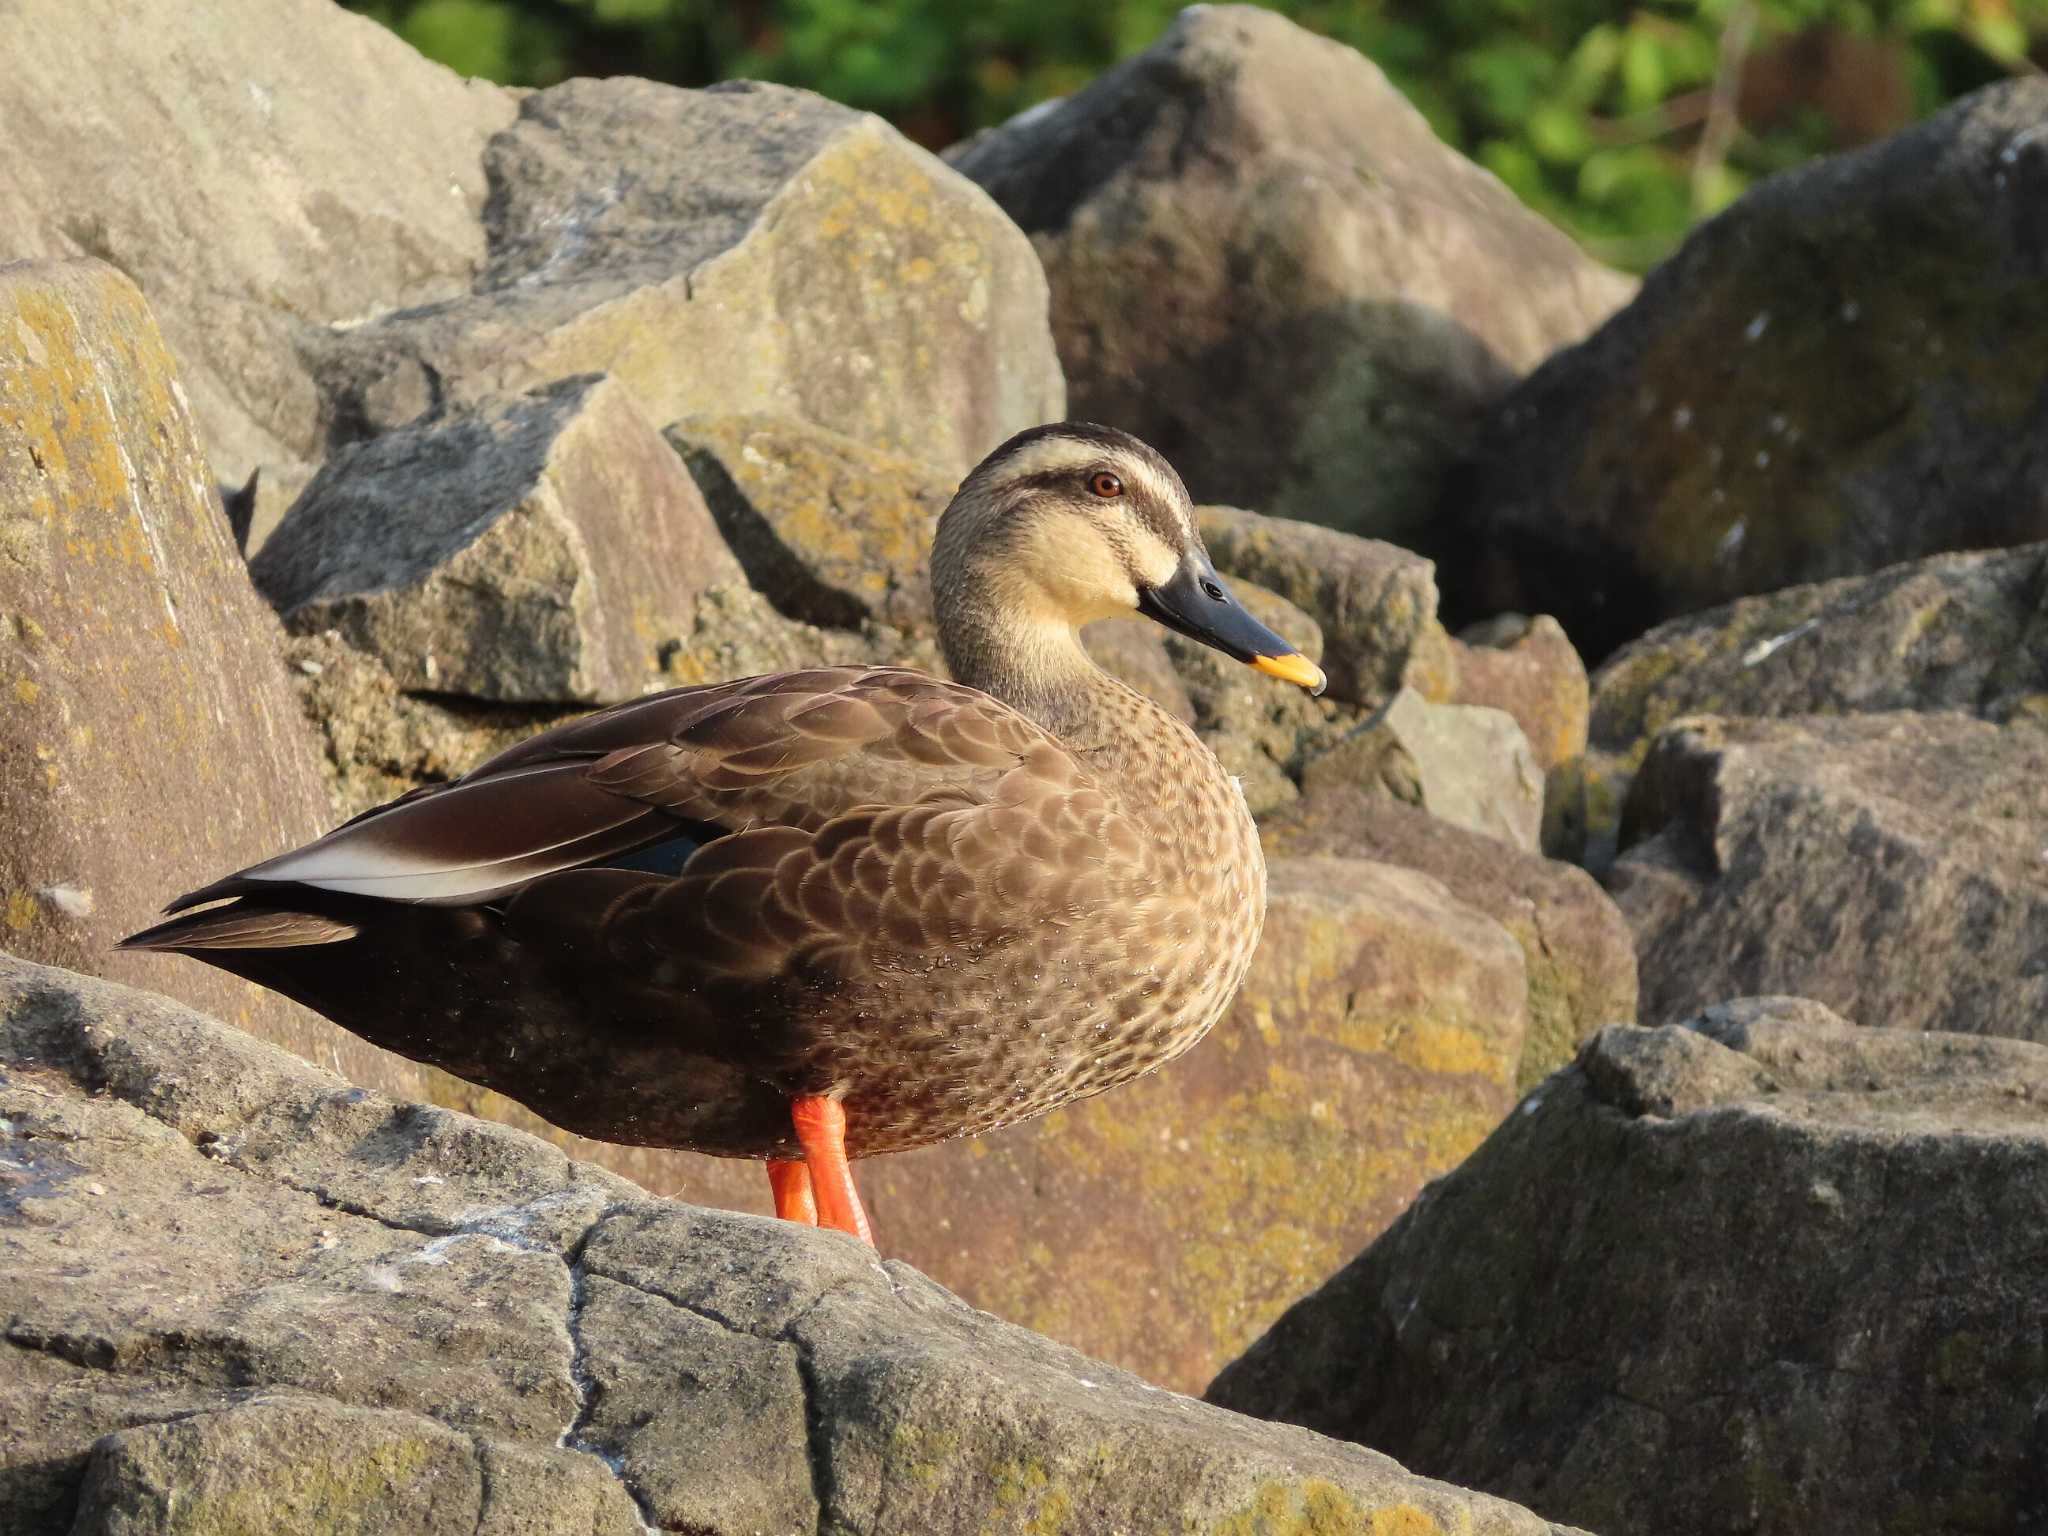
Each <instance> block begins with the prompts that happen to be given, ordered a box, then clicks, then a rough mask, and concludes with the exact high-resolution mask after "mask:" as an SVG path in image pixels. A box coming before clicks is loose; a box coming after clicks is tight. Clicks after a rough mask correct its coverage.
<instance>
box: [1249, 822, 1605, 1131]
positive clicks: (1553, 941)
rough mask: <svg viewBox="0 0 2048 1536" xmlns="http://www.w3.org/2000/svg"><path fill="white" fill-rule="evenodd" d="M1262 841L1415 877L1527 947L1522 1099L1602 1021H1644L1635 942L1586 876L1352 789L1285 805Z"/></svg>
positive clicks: (1519, 1080)
mask: <svg viewBox="0 0 2048 1536" xmlns="http://www.w3.org/2000/svg"><path fill="white" fill-rule="evenodd" d="M1259 841H1260V842H1261V843H1262V844H1263V845H1264V846H1265V849H1266V856H1267V857H1268V858H1269V859H1271V858H1275V857H1285V856H1290V855H1314V854H1334V855H1337V856H1340V857H1343V858H1353V859H1373V860H1376V861H1378V862H1380V863H1383V864H1395V865H1399V866H1400V867H1401V868H1403V869H1413V870H1419V871H1420V872H1421V873H1423V874H1425V875H1428V876H1430V877H1432V878H1433V879H1436V880H1440V881H1442V882H1443V884H1444V886H1445V888H1446V889H1447V890H1448V891H1449V892H1450V894H1451V895H1452V896H1454V897H1456V898H1457V899H1458V900H1459V901H1461V902H1464V903H1466V904H1467V905H1469V906H1472V907H1476V908H1477V909H1478V910H1480V911H1481V912H1484V913H1485V914H1486V915H1487V916H1488V917H1491V918H1492V919H1493V920H1494V921H1495V922H1497V923H1499V924H1500V925H1501V926H1502V927H1503V928H1505V929H1506V930H1507V931H1508V932H1509V933H1510V934H1511V935H1512V936H1513V937H1514V940H1515V942H1516V943H1517V944H1519V945H1521V946H1522V959H1523V961H1524V963H1525V965H1526V966H1527V972H1528V978H1529V1010H1528V1011H1529V1028H1528V1034H1527V1037H1526V1039H1525V1042H1524V1044H1523V1047H1522V1055H1521V1062H1520V1065H1519V1066H1518V1067H1517V1069H1516V1072H1515V1085H1516V1088H1517V1090H1518V1091H1520V1092H1524V1093H1526V1092H1527V1091H1528V1090H1529V1089H1531V1088H1533V1087H1535V1085H1536V1084H1537V1083H1539V1082H1541V1081H1542V1080H1543V1079H1544V1078H1546V1077H1548V1076H1549V1075H1550V1074H1551V1073H1552V1072H1555V1071H1556V1070H1557V1069H1558V1068H1559V1067H1561V1066H1563V1065H1564V1064H1565V1063H1566V1062H1568V1061H1570V1060H1571V1059H1572V1057H1573V1056H1574V1055H1575V1054H1576V1053H1577V1051H1578V1049H1579V1046H1580V1045H1581V1044H1582V1043H1583V1042H1584V1041H1585V1040H1586V1039H1588V1038H1589V1037H1590V1036H1591V1035H1593V1034H1594V1033H1595V1032H1596V1031H1598V1030H1599V1029H1600V1028H1601V1027H1602V1026H1604V1025H1608V1024H1616V1023H1621V1022H1624V1021H1626V1020H1629V1019H1633V1018H1635V1017H1636V1016H1637V1014H1636V952H1635V939H1634V935H1633V934H1632V933H1631V932H1630V931H1629V926H1628V923H1627V921H1626V920H1625V919H1624V918H1623V917H1622V915H1621V913H1620V911H1619V910H1618V909H1617V908H1616V907H1615V905H1614V903H1613V901H1611V900H1610V899H1609V898H1608V896H1607V893H1606V892H1605V891H1603V890H1601V889H1600V887H1599V885H1598V884H1597V883H1596V882H1595V881H1594V879H1593V877H1592V876H1591V875H1589V874H1587V873H1586V872H1585V871H1584V870H1582V869H1578V868H1576V867H1574V866H1573V865H1570V864H1561V863H1559V862H1557V861H1556V860H1554V859H1546V858H1544V857H1542V856H1541V855H1540V854H1535V853H1528V852H1524V851H1521V850H1519V849H1508V848H1503V847H1502V846H1501V844H1500V842H1499V840H1498V839H1496V838H1491V837H1488V836H1486V835H1485V834H1484V833H1480V832H1472V831H1469V830H1467V829H1466V828H1464V827H1456V826H1453V825H1451V823H1449V822H1447V821H1444V820H1442V819H1440V818H1439V817H1435V816H1432V815H1430V814H1429V813H1428V812H1427V811H1423V810H1420V809H1418V808H1417V807H1415V806H1412V805H1403V804H1402V803H1401V802H1399V801H1397V800H1389V799H1387V798H1385V797H1384V796H1379V795H1368V794H1365V793H1363V792H1361V791H1359V790H1356V789H1348V788H1347V789H1325V790H1318V791H1316V792H1314V793H1311V794H1307V795H1304V796H1302V798H1301V799H1299V800H1297V801H1294V802H1293V803H1291V804H1289V805H1284V806H1282V807H1280V809H1278V810H1277V811H1274V812H1273V813H1272V814H1271V815H1269V816H1267V817H1266V818H1264V819H1263V820H1262V821H1261V822H1260V823H1259Z"/></svg>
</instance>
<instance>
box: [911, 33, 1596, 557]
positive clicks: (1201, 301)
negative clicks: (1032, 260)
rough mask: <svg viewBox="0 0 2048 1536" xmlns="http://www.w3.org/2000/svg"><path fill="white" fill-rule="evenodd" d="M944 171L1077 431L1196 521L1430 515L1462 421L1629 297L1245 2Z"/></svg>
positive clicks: (1371, 81) (1405, 112)
mask: <svg viewBox="0 0 2048 1536" xmlns="http://www.w3.org/2000/svg"><path fill="white" fill-rule="evenodd" d="M950 155H951V158H952V160H953V163H954V164H955V165H957V166H958V167H959V168H960V169H961V170H963V171H965V172H966V173H967V174H968V175H969V176H971V177H973V178H974V179H975V180H976V181H978V182H980V183H981V184H982V185H983V186H984V187H986V188H988V190H989V192H990V193H991V195H993V196H994V198H995V200H996V201H997V202H998V203H1000V204H1002V206H1003V208H1004V209H1005V210H1006V211H1007V212H1008V213H1009V215H1010V216H1011V217H1012V218H1014V219H1015V220H1016V221H1017V222H1018V223H1019V224H1020V225H1022V226H1023V228H1024V230H1025V232H1026V233H1027V234H1029V235H1030V236H1031V238H1032V242H1033V244H1034V245H1036V246H1037V248H1038V252H1039V255H1040V256H1041V257H1043V259H1044V261H1045V270H1046V275H1047V277H1048V278H1049V279H1050V281H1051V284H1052V314H1053V328H1054V332H1055V334H1056V335H1057V336H1058V338H1059V346H1060V357H1061V360H1062V361H1063V362H1064V363H1065V364H1066V369H1067V377H1068V381H1069V386H1070V389H1071V392H1072V399H1073V406H1074V414H1076V415H1078V416H1084V417H1088V418H1090V419H1093V420H1097V421H1110V422H1115V423H1117V424H1118V425H1120V426H1123V427H1126V428H1128V429H1129V430H1131V431H1133V432H1136V433H1137V434H1138V435H1139V436H1140V437H1142V438H1144V439H1146V440H1147V441H1148V442H1150V443H1152V444H1153V445H1154V446H1156V447H1157V448H1159V449H1160V450H1161V451H1162V452H1163V453H1165V454H1166V455H1167V457H1168V458H1170V459H1172V460H1173V461H1174V463H1175V465H1176V466H1177V467H1178V468H1179V469H1180V471H1181V473H1182V474H1183V475H1185V476H1186V477H1187V481H1188V485H1189V487H1190V488H1191V489H1192V490H1193V491H1194V493H1195V495H1196V496H1197V497H1198V498H1200V499H1203V500H1209V501H1227V502H1233V503H1236V504H1238V505H1241V506H1256V507H1260V508H1263V509H1265V510H1268V511H1271V512H1275V513H1279V514H1282V515H1285V516H1288V517H1296V518H1303V519H1306V520H1308V521H1311V522H1319V523H1328V524H1331V525H1334V526H1338V527H1344V528H1349V529H1352V530H1353V531H1356V532H1361V533H1371V534H1376V535H1380V536H1383V537H1389V538H1396V539H1401V538H1402V535H1403V534H1404V533H1406V532H1408V531H1410V530H1412V529H1413V528H1414V527H1415V526H1416V525H1417V524H1418V523H1419V522H1421V521H1423V520H1426V519H1427V518H1428V517H1429V516H1430V515H1431V510H1432V503H1433V501H1434V497H1435V492H1436V485H1437V481H1438V479H1439V477H1440V476H1441V474H1442V473H1443V471H1444V469H1445V468H1446V467H1447V465H1448V464H1449V463H1450V462H1451V461H1452V459H1453V458H1454V457H1455V455H1456V453H1457V450H1458V447H1459V446H1460V445H1461V443H1462V442H1463V441H1464V439H1465V438H1466V436H1467V434H1468V433H1469V432H1470V431H1471V429H1472V427H1473V426H1474V424H1475V422H1476V419H1477V417H1478V414H1479V413H1480V411H1481V410H1482V409H1483V408H1484V407H1485V406H1486V405H1488V404H1489V403H1490V402H1491V401H1492V400H1493V399H1494V398H1495V397H1496V396H1498V395H1499V394H1500V393H1501V392H1502V391H1503V390H1505V389H1506V388H1507V386H1508V385H1509V384H1511V383H1512V382H1513V380H1514V378H1515V376H1516V375H1517V374H1518V373H1520V372H1521V371H1522V370H1524V369H1528V368H1532V367H1534V366H1535V365H1536V364H1537V363H1538V362H1540V361H1541V360H1542V359H1543V358H1544V357H1545V356H1546V355H1547V354H1548V353H1550V352H1552V351H1553V350H1555V349H1556V348H1557V347H1559V346H1561V345H1564V344H1566V343H1568V342H1572V341H1576V340H1578V339H1579V338H1580V337H1581V336H1583V335H1584V334H1585V333H1586V331H1587V330H1588V329H1590V328H1591V327H1592V326H1593V325H1595V324H1597V323H1598V322H1599V321H1600V320H1602V319H1603V318H1605V317H1606V315H1607V314H1608V313H1609V312H1610V311H1611V310H1612V309H1613V308H1614V306H1615V305H1616V304H1618V303H1620V302H1621V300H1622V299H1623V298H1624V297H1626V296H1627V294H1628V293H1629V291H1630V289H1631V287H1632V286H1633V285H1632V284H1631V282H1630V281H1629V280H1628V279H1627V278H1624V277H1622V276H1620V275H1619V274H1616V273H1613V272H1609V271H1607V270H1606V269H1605V268H1603V267H1601V266H1600V265H1598V264H1597V263H1595V262H1594V261H1592V260H1590V259H1589V258H1588V257H1587V256H1586V255H1585V254H1584V253H1583V252H1581V251H1580V250H1579V249H1578V248H1577V247H1576V246H1574V245H1573V244H1572V242H1571V241H1570V240H1569V239H1567V238H1566V237H1565V236H1564V235H1562V234H1561V233H1559V232H1558V231H1557V230H1556V229H1554V228H1552V227H1551V226H1550V225H1548V224H1546V223H1544V221H1543V220H1542V219H1540V218H1538V217H1537V216H1536V215H1535V214H1532V213H1531V212H1529V210H1528V209H1526V208H1525V207H1523V206H1522V205H1521V204H1520V203H1519V202H1517V201H1516V199H1515V197H1514V196H1513V194H1511V193H1510V192H1509V191H1508V190H1507V189H1506V188H1505V187H1503V186H1502V185H1501V184H1500V183H1499V182H1498V181H1496V180H1495V179H1494V178H1493V177H1492V176H1491V175H1489V174H1487V173H1486V172H1485V171H1483V170H1481V169H1479V168H1478V167H1477V166H1475V165H1473V164H1472V163H1471V162H1470V161H1468V160H1466V159H1465V158H1464V157H1462V156H1460V155H1458V154H1457V153H1455V152H1454V151H1452V150H1450V149H1447V148H1446V147H1445V146H1444V145H1443V143H1442V142H1441V141H1440V140H1439V139H1438V138H1437V137H1436V135H1435V134H1434V133H1432V132H1431V131H1430V128H1429V125H1428V124H1427V123H1426V122H1425V121H1424V120H1423V118H1422V114H1421V113H1419V112H1417V111H1416V110H1415V109H1414V108H1413V107H1411V106H1410V105H1409V104H1408V103H1407V102H1406V101H1405V100H1404V99H1403V98H1402V96H1401V94H1400V92H1399V91H1397V90H1396V89H1395V88H1394V87H1393V86H1392V85H1391V84H1389V83H1388V81H1387V79H1386V77H1385V76H1384V75H1382V74H1381V73H1380V71H1379V70H1378V69H1377V68H1376V67H1375V66H1374V65H1373V64H1371V63H1370V62H1369V61H1367V60H1366V59H1365V58H1364V57H1362V56H1361V55H1359V54H1357V53H1355V52H1353V51H1352V50H1351V49H1349V48H1346V47H1344V46H1342V45H1341V44H1339V43H1335V42H1331V41H1329V40H1327V39H1324V38H1320V37H1316V36H1314V35H1313V34H1311V33H1309V32H1307V31H1304V30H1303V29H1301V28H1299V27H1297V26H1295V25H1294V24H1293V23H1291V22H1289V21H1287V20H1285V19H1284V18H1282V17H1280V16H1278V15H1275V14H1273V13H1272V12H1270V11H1265V10H1260V9H1256V8H1254V7H1251V6H1244V5H1203V6H1191V7H1189V8H1188V9H1187V10H1185V11H1183V12H1181V14H1180V16H1179V17H1178V19H1177V20H1176V21H1175V22H1174V23H1173V25H1172V26H1171V27H1170V28H1169V29H1168V31H1167V33H1166V35H1165V36H1164V37H1163V38H1161V39H1160V40H1159V42H1157V43H1156V44H1154V45H1153V46H1152V47H1151V48H1148V49H1146V50H1145V51H1144V52H1143V53H1141V54H1139V55H1138V56H1137V57H1135V58H1133V59H1131V60H1129V61H1127V62H1126V63H1124V64H1121V65H1119V66H1118V67H1117V68H1115V69H1112V70H1110V71H1109V72H1108V73H1106V74H1104V75H1103V76H1102V77H1101V78H1100V79H1098V80H1095V81H1094V82H1092V83H1091V84H1089V85H1088V86H1087V87H1086V88H1085V89H1083V90H1081V91H1078V92H1076V93H1075V94H1074V95H1073V96H1071V97H1069V98H1067V99H1066V100H1064V101H1061V102H1057V103H1052V104H1048V105H1045V106H1041V107H1036V108H1033V109H1032V110H1031V111H1029V112H1027V113H1025V114H1023V115H1022V116H1020V117H1017V118H1015V119H1013V120H1012V121H1011V122H1009V123H1007V124H1005V125H1004V126H1002V127H1000V128H997V129H994V130H992V131H991V132H989V133H986V134H983V135H981V136H980V137H978V138H975V139H973V140H970V141H969V142H968V143H966V144H964V145H962V146H960V147H959V148H957V149H955V150H953V151H951V152H950ZM1402 541H1403V542H1406V540H1405V539H1403V540H1402Z"/></svg>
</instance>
